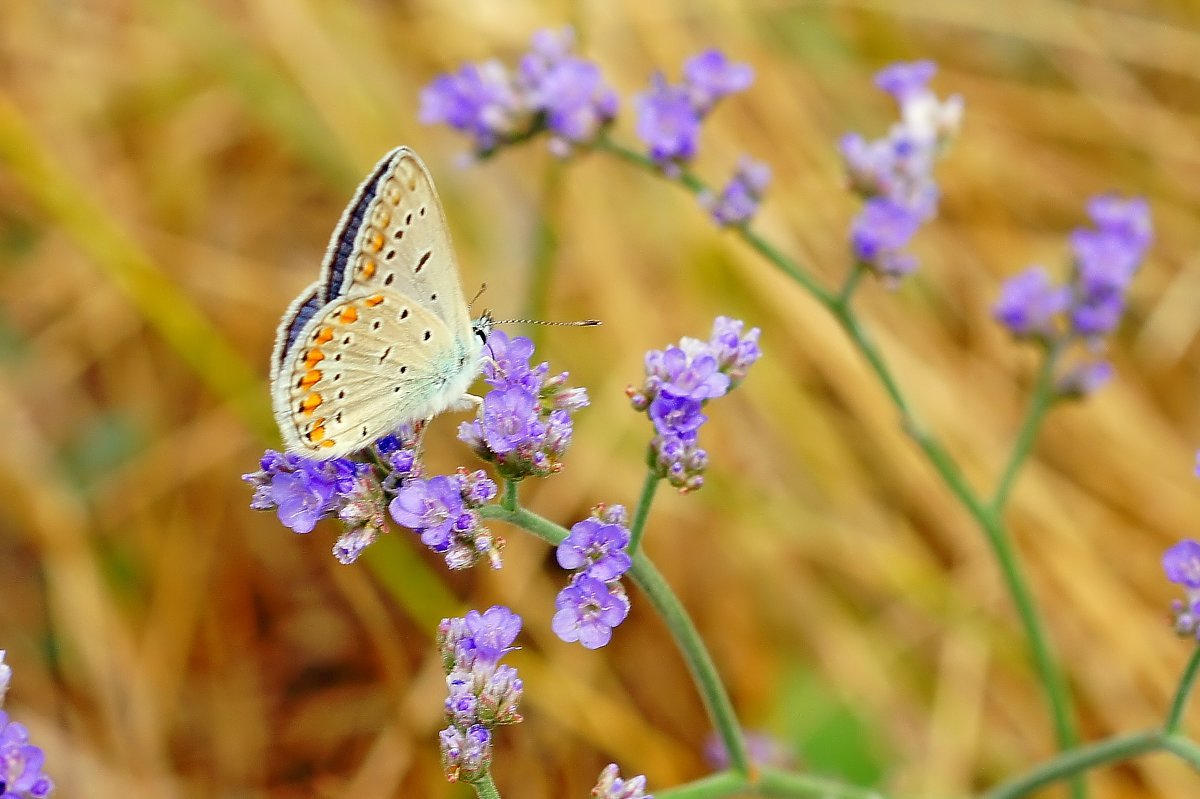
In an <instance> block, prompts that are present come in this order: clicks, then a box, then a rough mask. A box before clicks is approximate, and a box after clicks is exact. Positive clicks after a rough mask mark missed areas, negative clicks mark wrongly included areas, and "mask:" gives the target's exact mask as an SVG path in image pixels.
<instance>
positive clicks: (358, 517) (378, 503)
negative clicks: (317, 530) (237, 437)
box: [242, 426, 420, 564]
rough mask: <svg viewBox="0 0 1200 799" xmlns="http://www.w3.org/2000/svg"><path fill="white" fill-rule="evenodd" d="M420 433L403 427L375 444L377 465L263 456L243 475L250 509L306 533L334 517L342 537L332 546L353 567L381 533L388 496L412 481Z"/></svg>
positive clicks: (273, 454)
mask: <svg viewBox="0 0 1200 799" xmlns="http://www.w3.org/2000/svg"><path fill="white" fill-rule="evenodd" d="M419 433H420V431H419V429H415V428H413V427H412V426H405V427H404V428H402V429H401V430H399V431H397V432H396V433H395V434H393V435H388V436H384V437H383V438H381V439H380V440H379V441H377V442H375V446H374V453H373V460H374V462H375V464H378V465H377V466H376V465H373V464H371V463H363V462H360V461H356V460H352V459H350V458H333V459H330V460H324V461H317V460H309V459H307V458H304V457H301V456H299V455H293V454H290V453H281V452H276V451H275V450H271V449H269V450H267V451H266V454H264V455H263V457H262V460H261V461H260V462H259V470H258V471H257V472H253V473H251V474H246V475H242V479H243V480H245V481H246V482H248V483H250V484H251V485H253V486H254V497H253V498H252V499H251V500H250V507H251V508H253V509H254V510H274V511H276V513H277V514H278V516H279V521H280V522H282V523H283V525H284V526H285V527H288V528H290V529H292V530H294V531H295V532H297V533H310V532H312V530H313V528H314V527H315V526H316V524H317V522H319V521H320V520H321V519H324V518H329V517H336V518H337V519H338V520H339V521H340V522H341V525H342V534H341V536H340V537H339V538H338V540H337V543H336V544H334V546H333V554H334V556H335V557H336V558H337V559H338V560H339V561H341V562H342V563H346V564H349V563H353V562H354V561H355V560H357V559H358V556H359V555H360V554H361V553H362V551H363V549H365V548H366V547H367V546H368V545H370V544H371V543H372V542H373V541H374V540H375V539H376V538H377V537H378V536H379V534H380V533H381V532H382V531H383V529H384V524H385V516H384V509H385V508H386V506H387V497H388V494H389V493H391V492H394V491H395V490H396V489H397V488H398V487H399V486H400V485H401V484H402V483H403V482H404V481H405V480H407V479H408V478H410V477H416V476H417V475H418V474H419V472H420V465H419V464H418V463H417V460H416V450H417V446H418V441H419V438H418V436H419Z"/></svg>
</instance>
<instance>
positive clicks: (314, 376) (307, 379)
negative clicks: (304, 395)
mask: <svg viewBox="0 0 1200 799" xmlns="http://www.w3.org/2000/svg"><path fill="white" fill-rule="evenodd" d="M320 380H321V370H320V369H309V370H308V371H307V372H305V373H304V377H302V378H300V388H312V387H313V386H315V385H316V384H317V383H318V382H319V381H320Z"/></svg>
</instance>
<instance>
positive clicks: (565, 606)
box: [550, 575, 629, 649]
mask: <svg viewBox="0 0 1200 799" xmlns="http://www.w3.org/2000/svg"><path fill="white" fill-rule="evenodd" d="M554 604H555V607H556V608H558V612H556V613H555V614H554V618H553V619H552V620H551V622H550V626H551V628H552V629H553V630H554V634H555V635H557V636H558V637H559V638H561V639H562V640H564V641H566V642H567V643H574V642H575V641H578V642H579V643H581V644H583V646H584V647H585V648H587V649H599V648H600V647H602V646H604V645H605V644H607V643H608V642H609V641H610V640H612V630H613V628H614V627H616V626H617V625H618V624H620V623H621V622H623V621H625V617H626V616H627V615H628V614H629V600H628V598H627V597H626V596H625V592H624V591H623V590H621V589H620V583H615V584H609V583H605V582H603V581H601V580H597V579H596V578H595V577H588V576H586V575H580V576H578V577H577V579H575V580H574V581H573V582H572V583H571V584H570V585H568V586H567V587H566V588H564V589H563V590H562V591H559V593H558V598H557V599H556V600H555V602H554Z"/></svg>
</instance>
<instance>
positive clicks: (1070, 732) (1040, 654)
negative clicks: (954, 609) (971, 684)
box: [976, 511, 1086, 799]
mask: <svg viewBox="0 0 1200 799" xmlns="http://www.w3.org/2000/svg"><path fill="white" fill-rule="evenodd" d="M976 518H977V519H978V521H979V523H980V525H981V526H982V527H983V531H984V533H985V538H986V539H987V542H988V544H990V545H991V548H992V554H993V555H995V557H996V561H997V563H999V564H1000V574H1001V575H1002V576H1003V578H1004V584H1005V586H1006V587H1007V588H1008V593H1009V596H1010V597H1011V598H1012V601H1013V604H1014V605H1015V606H1016V608H1017V615H1018V617H1019V618H1020V620H1021V627H1022V628H1023V629H1024V631H1025V637H1026V639H1027V640H1028V641H1029V647H1030V650H1031V652H1032V654H1033V663H1034V668H1035V669H1036V670H1037V673H1038V678H1039V680H1040V681H1041V683H1042V688H1043V689H1044V691H1045V694H1046V700H1047V702H1048V703H1049V705H1050V715H1051V718H1052V719H1053V723H1054V733H1055V738H1056V740H1057V741H1058V748H1059V749H1060V750H1063V751H1066V750H1069V749H1071V748H1072V747H1074V746H1076V744H1077V743H1078V742H1079V732H1078V731H1077V730H1076V728H1075V722H1074V720H1073V718H1072V715H1071V712H1070V707H1071V694H1070V690H1069V689H1068V687H1067V680H1066V677H1065V675H1064V674H1063V672H1062V670H1061V669H1060V668H1059V667H1058V664H1057V663H1056V662H1055V658H1054V655H1053V653H1052V651H1051V648H1050V640H1049V638H1048V637H1047V635H1046V629H1045V627H1044V626H1043V625H1042V620H1041V617H1040V616H1039V615H1038V611H1037V604H1036V602H1035V601H1034V599H1033V592H1032V591H1031V590H1030V589H1029V583H1028V581H1027V580H1026V579H1025V574H1024V572H1023V571H1022V569H1021V564H1020V560H1019V559H1018V558H1017V553H1016V550H1015V549H1014V548H1013V545H1012V540H1011V539H1010V538H1009V536H1008V533H1007V531H1006V530H1005V528H1004V524H1003V522H1002V521H1001V520H1000V518H999V517H998V516H996V515H995V514H993V513H990V512H986V511H985V512H983V513H982V514H981V515H979V516H977V517H976ZM1071 792H1072V795H1073V796H1075V797H1076V799H1078V797H1081V796H1083V795H1084V794H1085V793H1086V789H1085V786H1084V784H1083V780H1082V778H1076V779H1075V780H1074V781H1073V782H1072V785H1071Z"/></svg>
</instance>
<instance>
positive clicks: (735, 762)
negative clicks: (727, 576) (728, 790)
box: [629, 552, 750, 774]
mask: <svg viewBox="0 0 1200 799" xmlns="http://www.w3.org/2000/svg"><path fill="white" fill-rule="evenodd" d="M629 575H630V577H631V578H633V581H634V582H635V583H637V584H638V586H640V587H641V589H642V591H644V592H645V593H646V596H647V597H649V599H650V603H651V604H652V605H654V608H655V610H657V611H658V615H659V616H660V617H661V618H662V620H663V622H664V623H665V624H666V625H667V629H668V630H670V631H671V636H672V637H673V638H674V639H675V643H676V645H677V646H678V647H679V651H680V652H681V653H682V654H683V659H684V661H685V662H686V663H687V666H688V670H689V671H690V672H691V673H692V680H693V681H694V682H695V683H696V688H697V689H698V690H699V691H700V698H701V699H702V700H703V701H704V707H705V709H706V710H707V711H708V717H709V719H711V720H712V723H713V727H714V729H715V730H716V732H717V735H718V736H720V738H721V743H722V744H724V745H725V751H726V752H727V753H728V754H729V762H730V765H731V766H732V767H733V770H734V771H737V772H738V773H739V774H749V773H750V755H749V753H748V752H747V751H746V737H745V734H744V732H743V731H742V725H741V724H740V723H738V719H737V715H736V714H735V713H734V711H733V703H732V702H731V701H730V700H729V694H728V692H727V691H726V690H725V684H724V683H723V682H721V677H720V675H719V674H717V667H716V665H715V664H714V663H713V661H712V657H711V656H710V655H709V654H708V649H707V648H705V646H704V639H703V638H701V637H700V633H699V631H697V630H696V625H694V624H693V623H692V620H691V618H690V617H689V616H688V614H687V611H686V610H685V609H684V607H683V605H682V603H680V601H679V598H678V597H676V596H675V594H674V592H672V591H671V587H670V586H669V585H668V584H667V581H666V580H665V579H663V576H662V575H661V574H660V573H659V571H658V569H656V568H654V564H653V563H651V562H650V559H649V558H647V557H646V556H645V554H644V553H641V552H639V553H637V554H635V555H634V556H633V567H632V568H631V569H630V570H629Z"/></svg>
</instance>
